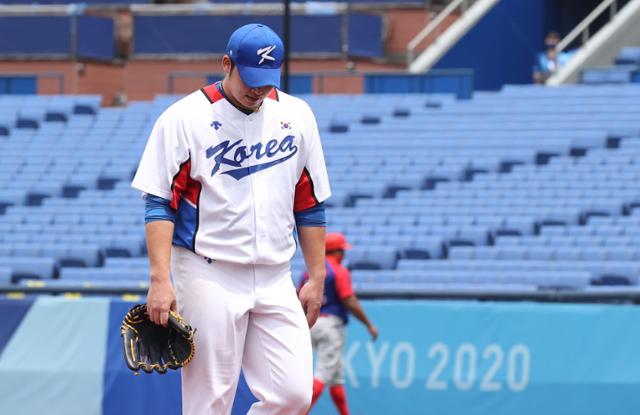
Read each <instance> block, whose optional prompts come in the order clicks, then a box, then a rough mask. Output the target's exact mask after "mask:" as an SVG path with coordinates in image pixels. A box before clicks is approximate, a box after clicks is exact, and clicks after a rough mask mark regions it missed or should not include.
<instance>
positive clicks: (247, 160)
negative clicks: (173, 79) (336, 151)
mask: <svg viewBox="0 0 640 415" xmlns="http://www.w3.org/2000/svg"><path fill="white" fill-rule="evenodd" d="M283 49H284V48H283V45H282V42H281V40H280V38H279V37H278V36H277V35H276V34H275V33H274V32H273V31H272V30H271V29H269V28H268V27H266V26H264V25H260V24H250V25H246V26H243V27H241V28H239V29H238V30H236V31H235V32H234V33H233V34H232V35H231V38H230V39H229V43H228V46H227V49H226V55H225V56H224V57H223V59H222V67H223V69H224V71H225V74H226V75H225V78H224V80H223V81H222V82H218V83H216V84H214V85H211V86H208V87H206V88H203V89H202V90H200V91H197V92H194V93H192V94H190V95H188V96H187V97H185V98H183V99H181V100H180V101H178V102H177V103H176V104H174V105H172V106H171V107H170V108H169V109H168V110H166V111H165V112H164V113H163V114H162V115H161V116H160V118H159V119H158V121H157V122H156V125H155V126H154V129H153V131H152V133H151V136H150V138H149V141H148V143H147V147H146V149H145V151H144V154H143V156H142V160H141V162H140V165H139V168H138V171H137V173H136V176H135V178H134V180H133V187H135V188H137V189H139V190H141V191H143V192H145V193H146V194H147V197H146V200H147V215H146V221H147V225H146V235H147V245H148V251H149V258H150V263H151V282H150V287H149V293H148V297H147V303H148V312H149V316H150V317H151V319H152V320H153V321H154V322H155V323H157V324H166V321H167V313H168V311H169V310H170V309H173V308H176V306H177V308H178V310H179V312H180V313H181V314H182V315H183V316H184V318H185V319H186V320H187V321H188V322H189V323H190V324H191V325H192V326H193V327H195V328H196V329H197V330H198V331H197V333H196V336H195V341H196V354H195V357H194V359H193V361H192V362H191V364H190V365H189V366H188V367H186V368H185V369H184V370H183V371H182V396H183V413H184V414H188V415H205V414H211V415H213V414H215V415H221V414H223V415H224V414H229V413H230V412H231V407H232V404H233V399H234V394H235V390H236V387H237V383H238V378H239V375H240V369H241V367H242V369H243V372H244V375H245V378H246V380H247V384H248V385H249V388H250V389H251V392H252V393H253V395H254V396H255V397H256V398H258V402H256V403H255V404H254V405H253V406H252V407H251V409H250V410H249V413H250V414H254V415H255V414H270V415H274V414H283V415H284V414H286V415H291V414H301V413H304V412H305V411H306V410H307V408H308V407H309V404H310V402H311V389H312V382H313V371H312V369H313V364H312V353H311V341H310V338H309V327H310V326H312V325H313V324H314V323H315V321H316V319H317V317H318V312H319V309H320V305H321V301H322V292H323V283H324V276H325V265H324V263H325V261H324V235H325V231H324V229H325V228H324V226H325V220H324V208H323V206H322V202H323V201H324V200H325V199H327V198H328V197H329V195H330V190H329V182H328V177H327V172H326V167H325V163H324V157H323V153H322V147H321V145H320V137H319V135H318V129H317V125H316V122H315V117H314V115H313V113H312V112H311V110H310V108H309V106H308V105H306V104H305V103H304V102H303V101H301V100H299V99H297V98H293V97H291V96H289V95H287V94H284V93H282V92H279V91H277V90H276V89H275V88H274V86H275V87H277V86H279V82H280V66H281V64H282V61H283V57H284V50H283ZM296 225H297V227H298V237H299V241H300V245H301V247H302V251H303V253H304V256H305V261H306V265H307V267H308V268H309V270H310V272H309V282H308V284H306V285H305V287H304V288H303V289H302V290H301V291H300V293H299V299H298V296H296V290H295V287H294V286H293V284H292V281H291V271H290V259H291V257H292V256H293V254H294V252H295V249H296V245H295V241H294V239H293V229H294V226H296ZM170 264H171V266H170ZM169 268H171V273H172V275H173V284H174V285H175V293H174V288H173V286H172V283H171V280H170V277H169ZM301 303H302V307H301V306H300V305H301ZM303 310H304V312H303ZM305 313H306V318H305Z"/></svg>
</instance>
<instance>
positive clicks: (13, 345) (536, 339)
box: [0, 297, 640, 415]
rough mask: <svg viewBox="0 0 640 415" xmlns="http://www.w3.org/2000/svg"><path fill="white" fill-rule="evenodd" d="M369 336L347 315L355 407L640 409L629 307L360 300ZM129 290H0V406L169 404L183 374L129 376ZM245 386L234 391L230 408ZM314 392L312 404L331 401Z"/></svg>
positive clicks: (533, 414)
mask: <svg viewBox="0 0 640 415" xmlns="http://www.w3.org/2000/svg"><path fill="white" fill-rule="evenodd" d="M363 303H364V307H365V308H366V309H367V311H368V312H369V314H370V317H371V318H372V319H373V321H374V322H375V323H376V324H377V325H378V326H379V328H380V338H379V340H378V341H377V342H375V343H371V342H370V341H369V340H368V337H367V333H366V330H365V329H364V328H363V327H362V326H361V325H360V324H359V323H357V322H354V323H352V324H350V326H349V330H348V341H347V345H346V348H345V353H344V356H343V360H344V362H345V369H346V370H345V376H346V386H347V391H348V398H349V403H350V406H351V410H352V413H354V414H359V413H366V414H369V415H378V414H379V415H383V414H384V415H388V414H405V415H411V414H416V415H417V414H421V415H422V414H439V415H447V414H465V415H481V414H482V415H486V414H490V415H512V414H519V415H539V414H545V415H553V414H558V415H559V414H562V415H571V414H580V415H591V414H592V415H596V414H597V415H602V414H615V415H626V414H629V415H631V414H634V415H636V414H638V413H640V394H638V393H637V391H638V388H639V387H640V354H639V353H638V350H640V330H636V329H635V325H636V324H637V321H640V308H637V307H633V306H622V305H618V306H612V305H571V304H555V305H554V304H535V303H477V302H424V301H377V302H371V301H365V302H363ZM130 306H131V303H128V302H124V301H120V300H109V299H106V298H83V299H77V300H70V299H65V298H56V297H39V298H35V299H23V300H6V299H5V300H0V311H1V312H2V316H3V318H2V320H0V321H1V322H0V396H1V397H2V398H1V399H0V413H1V414H12V415H35V414H49V415H63V414H64V415H75V414H77V415H93V414H95V415H102V414H104V415H115V414H118V415H138V414H144V415H146V414H158V413H162V414H175V415H178V414H179V413H180V405H181V400H180V376H179V373H177V372H172V373H169V374H167V375H164V376H160V375H146V374H141V375H140V376H134V375H133V374H132V373H131V372H129V371H128V370H127V369H126V367H125V366H124V363H123V360H122V357H121V344H120V333H119V325H120V320H121V318H122V316H123V315H124V313H125V312H126V310H127V309H128V307H130ZM251 402H252V397H251V395H250V393H249V392H248V390H247V389H246V386H245V385H243V386H242V387H241V389H240V390H239V392H238V399H236V405H235V408H234V412H233V414H234V415H237V414H244V413H246V410H247V408H248V407H249V405H250V404H251ZM334 411H335V410H334V409H333V408H331V402H330V400H329V398H328V397H326V396H323V397H322V398H321V399H320V401H319V402H318V405H317V407H316V408H315V409H314V411H313V412H312V414H313V413H315V414H323V413H335V412H334Z"/></svg>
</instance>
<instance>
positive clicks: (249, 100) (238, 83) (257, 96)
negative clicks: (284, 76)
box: [222, 56, 273, 110]
mask: <svg viewBox="0 0 640 415" xmlns="http://www.w3.org/2000/svg"><path fill="white" fill-rule="evenodd" d="M222 66H223V68H224V71H225V73H226V74H227V76H226V77H225V80H224V83H223V88H224V91H225V93H226V94H227V95H229V98H230V99H232V100H234V101H235V102H234V103H235V104H237V105H239V106H240V107H242V108H246V109H249V110H256V109H258V108H259V107H260V105H261V104H262V101H264V99H265V98H266V97H267V95H269V93H270V92H271V90H272V89H273V87H272V86H270V85H269V86H263V87H259V88H251V87H249V86H247V85H246V84H245V83H244V82H243V81H242V78H240V73H239V72H238V69H237V68H234V69H233V71H231V59H229V58H228V57H227V56H225V57H224V58H223V59H222Z"/></svg>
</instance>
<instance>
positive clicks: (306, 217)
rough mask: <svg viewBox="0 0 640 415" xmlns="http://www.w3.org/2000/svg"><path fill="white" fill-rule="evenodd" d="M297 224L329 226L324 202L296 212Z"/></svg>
mask: <svg viewBox="0 0 640 415" xmlns="http://www.w3.org/2000/svg"><path fill="white" fill-rule="evenodd" d="M295 217H296V226H327V219H326V216H325V212H324V203H319V204H318V205H317V206H314V207H311V208H309V209H305V210H301V211H300V212H297V213H296V214H295Z"/></svg>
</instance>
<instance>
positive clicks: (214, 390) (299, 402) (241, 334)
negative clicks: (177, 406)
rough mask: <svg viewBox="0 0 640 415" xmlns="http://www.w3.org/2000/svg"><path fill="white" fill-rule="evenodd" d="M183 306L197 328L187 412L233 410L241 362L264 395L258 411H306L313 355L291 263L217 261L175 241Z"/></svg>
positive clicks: (205, 414) (174, 265) (258, 414)
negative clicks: (260, 263) (180, 246)
mask: <svg viewBox="0 0 640 415" xmlns="http://www.w3.org/2000/svg"><path fill="white" fill-rule="evenodd" d="M171 271H172V274H173V283H174V287H175V290H176V297H177V303H178V311H179V312H180V314H182V316H184V318H185V319H186V320H187V321H188V322H189V324H191V325H192V326H193V327H195V328H196V329H197V332H196V334H195V343H196V353H195V357H194V359H193V361H191V363H190V364H189V365H188V366H187V367H186V368H184V369H182V407H183V409H182V413H183V415H227V414H230V413H231V408H232V405H233V399H234V396H235V392H236V387H237V385H238V380H239V376H240V368H241V367H242V370H243V372H244V375H245V379H246V380H247V384H248V385H249V388H250V389H251V392H252V393H253V395H254V396H255V397H256V398H257V399H258V402H256V403H254V404H253V405H252V406H251V409H250V410H249V412H248V414H250V415H266V414H269V415H280V414H281V415H299V414H303V413H305V411H306V410H307V409H308V407H309V405H310V403H311V395H312V389H313V386H312V385H313V372H312V371H313V368H312V366H313V362H312V351H311V338H310V334H309V327H308V324H307V320H306V318H305V316H304V313H303V311H302V307H301V305H300V301H299V300H298V297H297V295H296V291H295V288H294V286H293V283H292V281H291V271H290V267H289V264H288V263H286V264H281V265H241V264H233V263H224V262H216V261H214V262H211V263H209V262H208V261H207V260H206V259H205V258H203V257H201V256H199V255H196V254H194V253H193V252H191V251H189V250H187V249H184V248H178V247H174V248H173V249H172V254H171Z"/></svg>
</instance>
